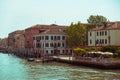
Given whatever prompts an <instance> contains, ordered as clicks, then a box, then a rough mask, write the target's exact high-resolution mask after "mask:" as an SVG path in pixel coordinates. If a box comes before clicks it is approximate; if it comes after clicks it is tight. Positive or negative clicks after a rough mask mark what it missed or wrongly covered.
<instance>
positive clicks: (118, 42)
mask: <svg viewBox="0 0 120 80" xmlns="http://www.w3.org/2000/svg"><path fill="white" fill-rule="evenodd" d="M119 35H120V22H109V23H105V25H104V26H101V27H96V28H94V29H92V30H90V31H88V46H108V45H110V46H120V37H119Z"/></svg>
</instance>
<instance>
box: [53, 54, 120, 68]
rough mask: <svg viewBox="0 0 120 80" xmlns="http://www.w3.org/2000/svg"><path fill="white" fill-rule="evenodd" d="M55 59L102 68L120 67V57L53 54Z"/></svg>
mask: <svg viewBox="0 0 120 80" xmlns="http://www.w3.org/2000/svg"><path fill="white" fill-rule="evenodd" d="M53 58H54V60H55V61H57V62H62V63H69V64H74V65H83V66H88V67H95V68H102V69H120V59H113V58H102V59H100V58H91V57H79V58H75V57H71V56H70V57H69V56H53Z"/></svg>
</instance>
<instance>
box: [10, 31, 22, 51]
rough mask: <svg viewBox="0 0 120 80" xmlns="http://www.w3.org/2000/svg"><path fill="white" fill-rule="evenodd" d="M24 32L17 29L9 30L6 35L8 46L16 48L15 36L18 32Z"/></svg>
mask: <svg viewBox="0 0 120 80" xmlns="http://www.w3.org/2000/svg"><path fill="white" fill-rule="evenodd" d="M23 33H24V30H17V31H14V32H11V33H9V35H8V47H9V48H11V49H12V48H13V49H14V48H16V45H15V44H17V43H16V41H17V40H16V36H18V35H20V34H23Z"/></svg>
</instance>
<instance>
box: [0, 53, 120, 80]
mask: <svg viewBox="0 0 120 80" xmlns="http://www.w3.org/2000/svg"><path fill="white" fill-rule="evenodd" d="M0 80H120V70H101V69H93V68H88V67H82V66H72V65H69V64H63V63H57V62H49V63H44V64H42V63H35V62H27V61H26V60H24V59H20V58H17V57H15V56H12V55H8V54H2V53H0Z"/></svg>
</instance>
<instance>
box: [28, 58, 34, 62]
mask: <svg viewBox="0 0 120 80" xmlns="http://www.w3.org/2000/svg"><path fill="white" fill-rule="evenodd" d="M34 60H35V59H34V58H28V59H27V61H29V62H32V61H34Z"/></svg>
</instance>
